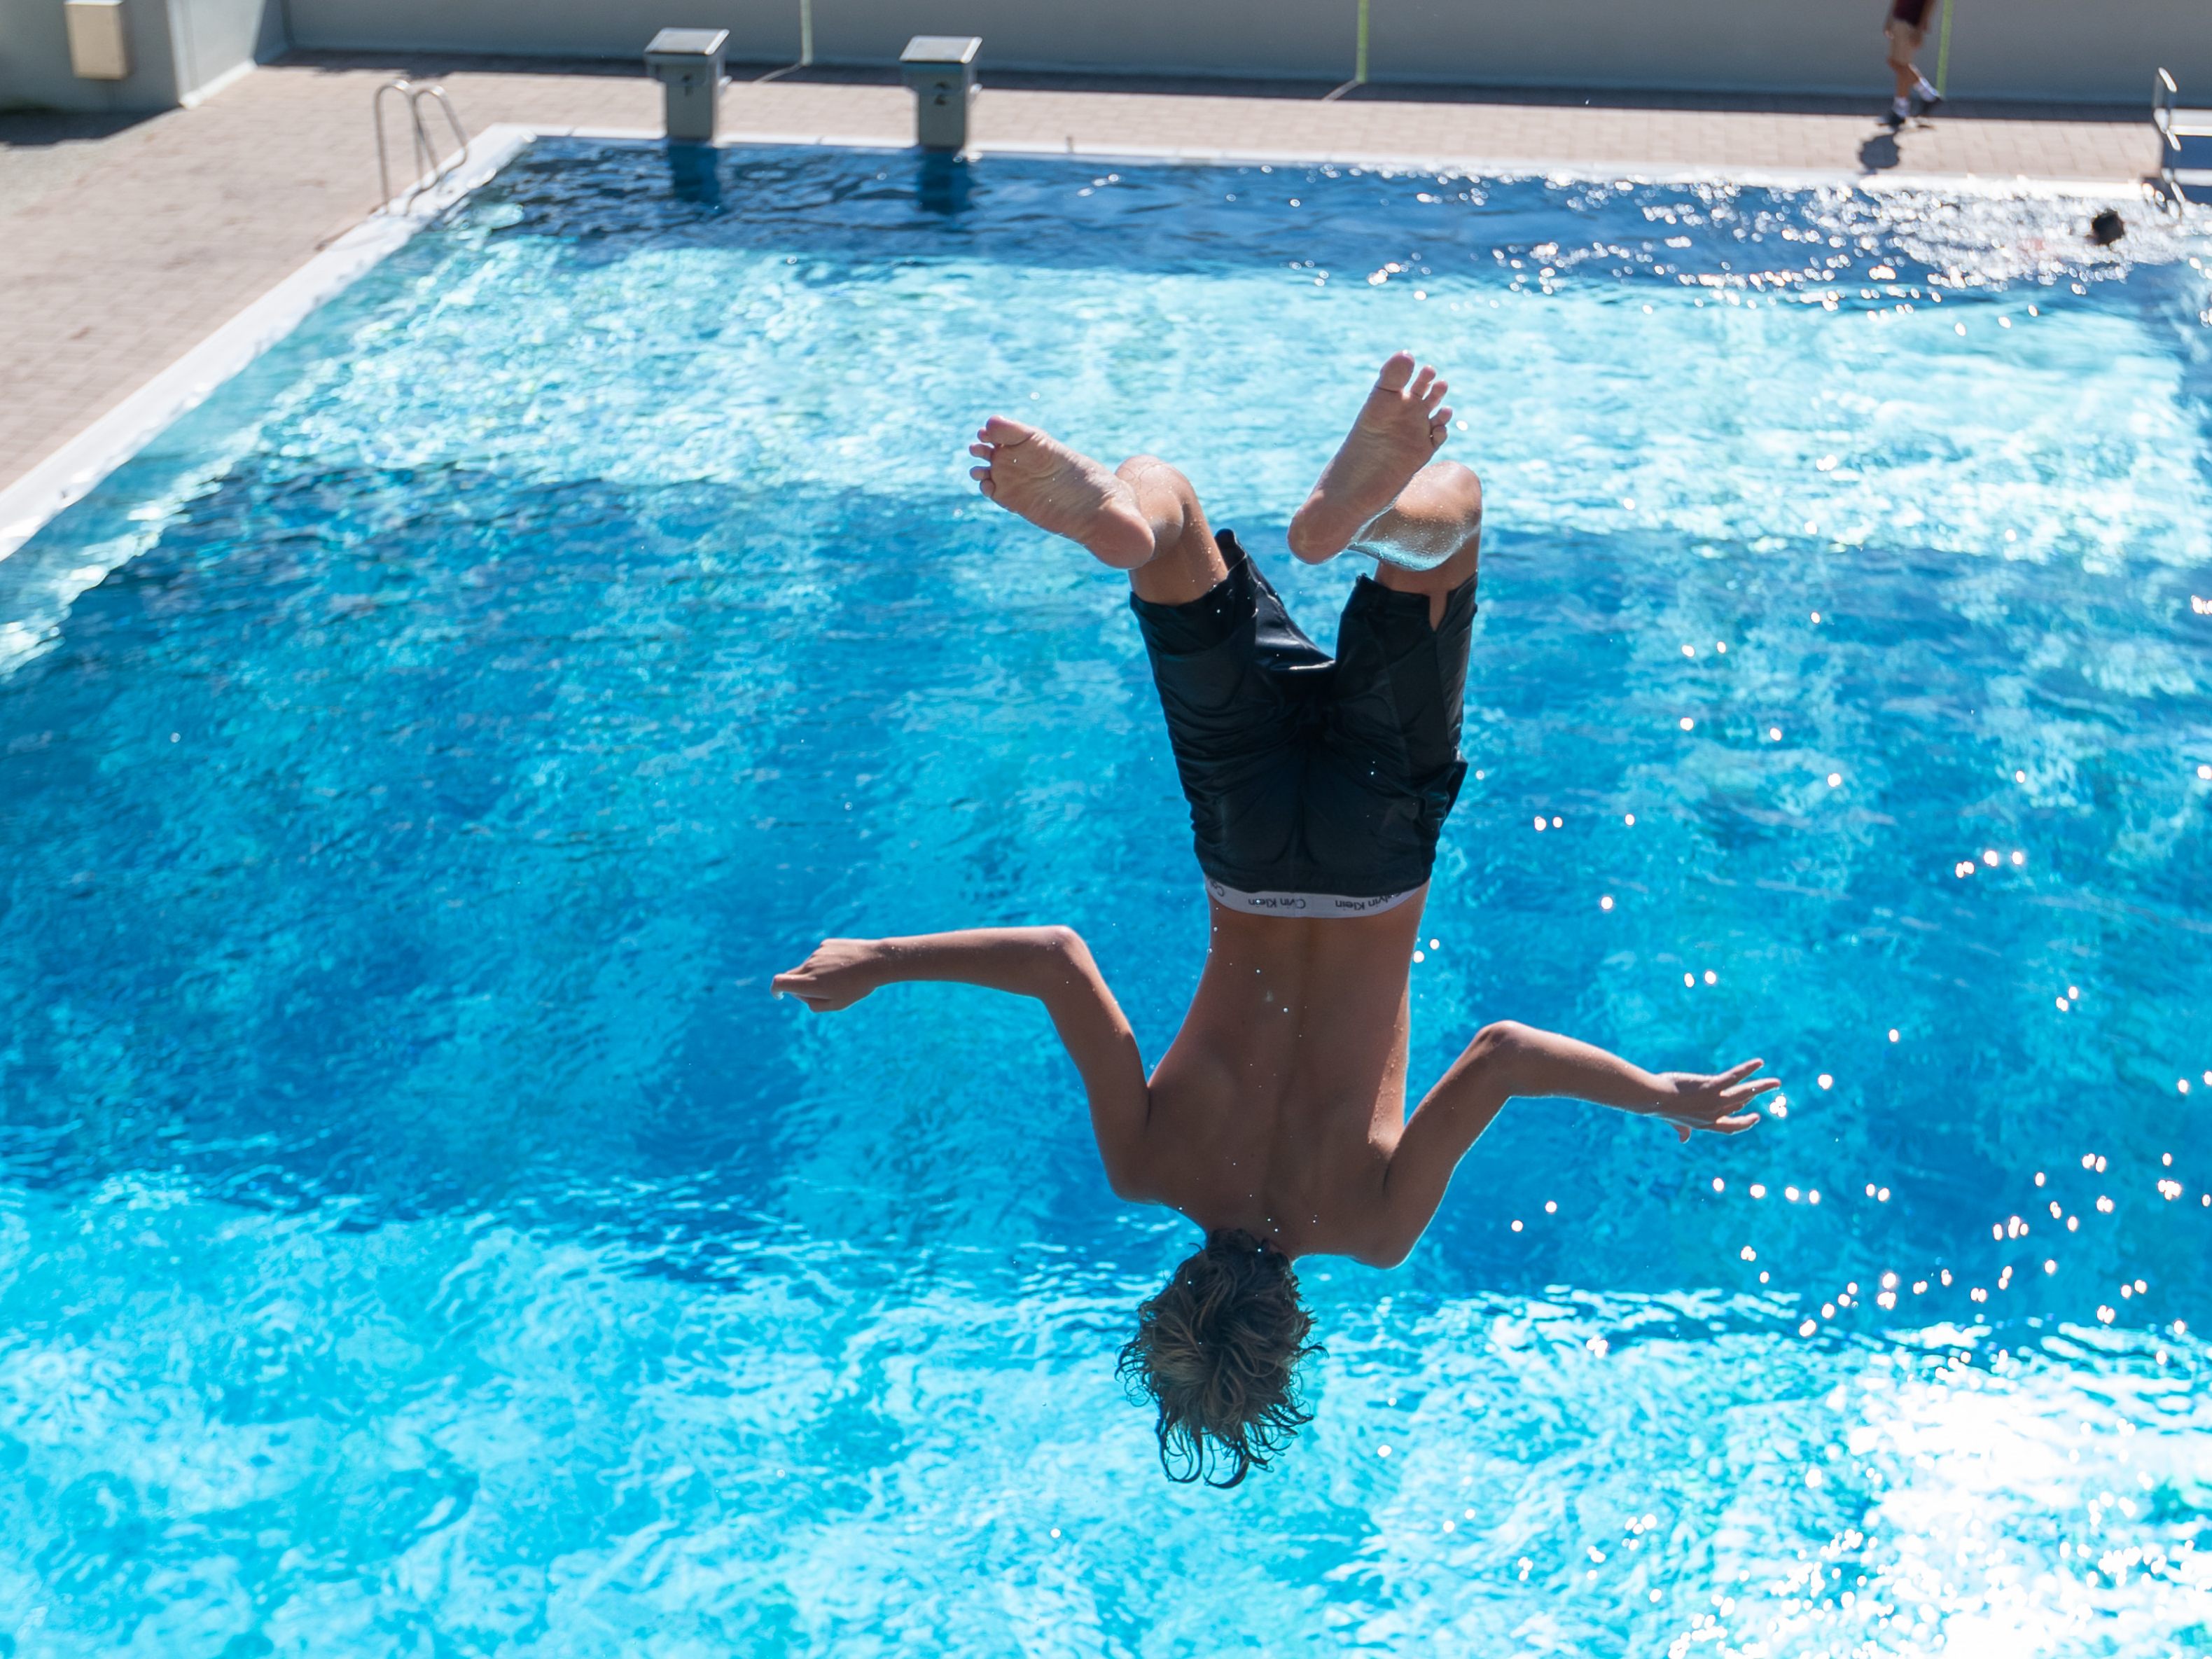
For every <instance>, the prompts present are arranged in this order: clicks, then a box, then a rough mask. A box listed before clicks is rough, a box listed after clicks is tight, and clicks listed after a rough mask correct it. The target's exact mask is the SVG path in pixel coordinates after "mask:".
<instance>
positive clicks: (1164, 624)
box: [1129, 531, 1475, 915]
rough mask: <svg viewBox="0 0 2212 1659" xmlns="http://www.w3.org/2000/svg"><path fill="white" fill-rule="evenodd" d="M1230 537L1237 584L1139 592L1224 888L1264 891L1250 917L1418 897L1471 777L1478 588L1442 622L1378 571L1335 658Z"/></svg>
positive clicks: (1198, 829) (1135, 604) (1353, 602)
mask: <svg viewBox="0 0 2212 1659" xmlns="http://www.w3.org/2000/svg"><path fill="white" fill-rule="evenodd" d="M1216 540H1217V541H1218V544H1219V545H1220V548H1221V556H1222V560H1223V562H1225V563H1226V564H1227V565H1228V567H1229V574H1228V575H1227V576H1226V577H1225V578H1224V579H1223V580H1221V581H1220V582H1219V583H1218V584H1217V585H1216V586H1214V587H1213V589H1212V592H1208V593H1207V594H1206V595H1205V596H1204V597H1203V598H1201V599H1194V600H1192V601H1191V602H1190V603H1189V604H1188V605H1154V604H1152V603H1151V602H1149V601H1147V600H1145V599H1139V598H1137V597H1136V596H1135V595H1134V594H1132V595H1131V596H1130V599H1129V604H1130V606H1131V608H1132V609H1133V610H1134V611H1136V613H1137V621H1138V623H1139V626H1141V627H1142V629H1144V635H1145V648H1146V651H1147V652H1148V653H1150V654H1151V657H1152V678H1153V681H1154V683H1155V684H1157V685H1158V687H1159V693H1160V707H1161V708H1162V709H1163V710H1164V712H1165V714H1166V715H1167V722H1168V738H1169V740H1170V743H1171V744H1173V745H1174V748H1175V757H1176V771H1177V772H1178V773H1179V774H1181V775H1182V791H1183V794H1184V795H1185V797H1187V798H1188V800H1189V802H1190V823H1191V830H1192V833H1193V836H1194V839H1195V841H1196V843H1197V850H1198V863H1199V867H1200V869H1201V870H1203V871H1204V872H1206V876H1207V878H1208V879H1209V886H1210V887H1212V889H1213V890H1214V891H1215V896H1217V897H1220V898H1224V900H1225V902H1234V901H1236V900H1238V899H1243V898H1249V897H1250V896H1255V895H1261V896H1265V900H1266V902H1262V903H1259V904H1252V903H1238V905H1237V908H1246V909H1262V910H1269V909H1285V908H1287V909H1289V910H1291V911H1293V912H1296V911H1298V910H1301V909H1303V908H1305V907H1303V906H1299V905H1297V904H1295V903H1287V904H1286V903H1285V902H1284V900H1285V896H1291V897H1295V896H1303V895H1316V896H1332V897H1334V898H1336V899H1340V900H1346V901H1351V902H1349V903H1339V904H1334V905H1332V906H1328V907H1326V908H1323V909H1322V911H1321V912H1320V913H1322V914H1336V915H1353V914H1358V913H1359V911H1360V909H1361V908H1362V907H1361V905H1360V904H1359V903H1358V901H1361V900H1384V899H1389V898H1392V897H1395V896H1402V895H1404V894H1406V893H1407V891H1408V890H1412V889H1413V888H1417V887H1419V885H1420V884H1422V883H1423V882H1425V881H1426V880H1427V879H1428V878H1429V870H1430V866H1431V865H1432V864H1433V863H1434V862H1435V860H1436V851H1437V836H1438V835H1439V834H1441V833H1442V831H1443V825H1444V818H1445V817H1446V815H1447V814H1449V812H1450V811H1451V809H1452V803H1453V801H1455V799H1458V796H1459V787H1460V781H1461V780H1462V778H1463V777H1465V776H1466V775H1467V763H1465V762H1464V761H1462V759H1461V758H1460V754H1459V738H1460V705H1461V702H1462V698H1463V697H1464V696H1465V694H1466V690H1467V658H1468V640H1469V637H1470V635H1471V634H1472V632H1473V629H1474V610H1475V605H1474V579H1473V578H1471V577H1470V578H1469V579H1468V580H1467V581H1466V582H1464V583H1462V585H1461V586H1459V587H1458V588H1456V589H1455V590H1454V591H1453V592H1452V594H1451V596H1450V598H1449V599H1447V600H1446V601H1445V602H1444V616H1443V625H1442V626H1441V627H1438V628H1435V629H1431V627H1430V626H1429V599H1428V596H1427V595H1426V594H1422V593H1403V592H1398V591H1396V590H1395V589H1393V588H1388V587H1385V586H1383V585H1382V584H1381V583H1379V582H1377V581H1375V580H1372V579H1371V578H1370V577H1366V576H1362V577H1361V578H1360V579H1359V580H1358V585H1357V586H1354V587H1353V588H1352V597H1351V598H1350V599H1347V600H1346V601H1345V606H1344V620H1343V622H1342V623H1340V626H1339V629H1338V632H1337V642H1336V649H1337V654H1336V656H1335V658H1334V659H1331V658H1330V657H1329V656H1328V655H1327V654H1326V653H1324V652H1323V651H1322V649H1321V647H1318V646H1316V644H1315V643H1314V642H1313V641H1311V640H1310V639H1308V638H1307V637H1306V636H1305V635H1304V632H1303V631H1302V630H1301V629H1299V627H1298V625H1297V623H1295V622H1293V621H1291V617H1290V614H1289V613H1288V612H1287V611H1285V610H1284V608H1283V602H1282V600H1281V599H1279V598H1278V597H1277V596H1276V593H1275V590H1274V589H1273V587H1272V586H1269V585H1268V583H1267V578H1266V577H1265V576H1263V575H1261V574H1260V573H1259V571H1258V570H1257V569H1255V568H1254V567H1253V565H1252V563H1251V561H1250V560H1249V559H1248V558H1246V557H1245V555H1244V550H1243V548H1241V547H1239V546H1238V545H1237V538H1236V537H1235V536H1234V535H1232V534H1231V532H1228V531H1223V532H1220V533H1219V534H1218V537H1217V538H1216ZM1222 888H1227V889H1230V890H1232V892H1231V895H1228V896H1225V895H1224V894H1222V892H1221V891H1220V889H1222ZM1367 908H1384V907H1383V905H1381V904H1376V905H1373V906H1370V907H1367Z"/></svg>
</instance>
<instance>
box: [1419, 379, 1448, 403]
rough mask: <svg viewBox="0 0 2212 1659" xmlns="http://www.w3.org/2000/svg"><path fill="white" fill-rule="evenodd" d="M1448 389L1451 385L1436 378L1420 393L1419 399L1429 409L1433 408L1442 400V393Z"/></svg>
mask: <svg viewBox="0 0 2212 1659" xmlns="http://www.w3.org/2000/svg"><path fill="white" fill-rule="evenodd" d="M1450 390H1451V387H1450V386H1449V385H1447V384H1446V383H1445V382H1443V381H1442V380H1437V381H1436V382H1435V383H1434V384H1432V385H1431V386H1430V387H1429V389H1428V390H1427V391H1426V392H1423V393H1422V394H1421V401H1422V402H1423V403H1424V404H1427V405H1428V406H1429V407H1430V408H1431V409H1434V408H1436V407H1437V405H1438V404H1441V403H1443V400H1444V393H1445V392H1449V391H1450Z"/></svg>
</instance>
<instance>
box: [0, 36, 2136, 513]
mask: <svg viewBox="0 0 2212 1659" xmlns="http://www.w3.org/2000/svg"><path fill="white" fill-rule="evenodd" d="M1873 56H1874V54H1873V51H1872V49H1871V48H1870V50H1869V59H1870V62H1869V67H1870V68H1871V69H1872V70H1875V71H1876V72H1875V74H1874V75H1872V76H1869V88H1870V90H1869V96H1868V97H1867V99H1866V100H1864V102H1863V104H1861V105H1857V106H1852V105H1848V104H1845V103H1844V102H1843V101H1842V100H1832V99H1831V100H1823V99H1786V98H1775V99H1769V100H1746V99H1741V98H1735V99H1728V98H1719V97H1712V98H1697V97H1671V98H1670V97H1659V96H1646V95H1640V94H1590V95H1589V97H1587V98H1585V97H1583V96H1581V95H1579V94H1559V93H1550V92H1543V93H1519V94H1516V93H1510V92H1497V91H1485V92H1477V91H1470V90H1463V89H1452V88H1388V89H1377V88H1358V89H1357V90H1355V91H1353V92H1352V94H1349V95H1346V96H1341V97H1337V98H1334V99H1329V98H1328V97H1326V96H1325V94H1328V91H1329V89H1328V88H1323V87H1318V86H1300V85H1284V84H1280V83H1258V82H1255V83H1229V82H1157V81H1156V82H1127V81H1107V80H1103V79H1085V78H1080V77H1073V76H1060V77H1048V76H1014V75H997V76H994V75H992V74H989V73H988V72H987V73H986V75H985V77H984V78H985V81H986V82H987V84H986V88H985V90H984V92H983V94H982V95H981V97H980V98H979V100H977V103H976V106H975V137H976V139H977V141H978V143H979V144H980V145H981V146H982V147H985V148H988V147H991V146H994V145H995V146H1003V147H1008V148H1017V147H1018V148H1025V149H1053V150H1068V151H1073V152H1089V153H1093V154H1120V155H1156V154H1185V155H1187V154H1231V155H1233V154H1243V155H1252V154H1263V153H1264V154H1271V155H1296V156H1300V157H1314V156H1328V157H1334V158H1338V159H1342V160H1346V161H1358V160H1362V159H1369V158H1377V157H1389V156H1398V157H1419V158H1424V159H1430V160H1434V161H1439V162H1455V163H1458V164H1462V165H1467V166H1469V167H1481V168H1489V169H1496V168H1502V167H1544V166H1547V165H1550V166H1561V167H1576V168H1578V169H1580V168H1588V169H1591V170H1613V169H1618V170H1620V171H1621V172H1623V173H1668V172H1679V171H1686V170H1711V171H1712V172H1714V173H1730V174H1752V173H1768V174H1773V173H1788V174H1805V175H1822V176H1826V177H1835V178H1845V177H1863V178H1879V177H1882V176H1885V175H1887V176H1891V177H1902V176H1906V175H1947V176H1954V177H1956V176H1961V175H1972V176H1975V177H1978V178H1983V179H1992V180H2000V179H2015V178H2028V179H2044V180H2054V181H2073V182H2078V183H2079V184H2081V186H2082V187H2083V190H2084V191H2085V193H2109V194H2111V195H2112V196H2113V197H2116V198H2120V199H2123V200H2124V199H2127V198H2129V197H2134V196H2136V193H2137V191H2138V190H2139V187H2140V181H2141V180H2142V178H2143V177H2144V175H2145V173H2146V171H2147V169H2148V167H2149V166H2150V164H2151V162H2152V160H2153V157H2154V143H2153V140H2152V138H2151V136H2150V127H2149V123H2148V118H2147V116H2146V114H2145V113H2144V112H2138V111H2135V110H2124V109H2116V110H2080V109H2064V110H2059V109H2047V110H2039V109H2034V108H2027V107H2022V106H2003V107H1985V108H1981V109H1975V108H1972V107H1971V106H1961V107H1960V108H1958V109H1956V110H1950V109H1947V110H1946V112H1944V114H1943V116H1942V118H1941V119H1939V120H1937V121H1935V122H1933V123H1929V124H1925V125H1915V126H1913V127H1911V128H1910V129H1908V130H1907V131H1905V132H1904V133H1902V134H1900V135H1897V136H1896V137H1892V136H1891V135H1890V134H1889V133H1888V132H1887V130H1886V129H1885V128H1883V127H1882V126H1881V125H1880V124H1879V123H1878V122H1877V121H1876V120H1875V112H1876V111H1878V110H1879V108H1880V107H1881V89H1880V88H1879V86H1878V85H1877V84H1876V83H1877V82H1879V80H1880V75H1879V70H1880V67H1881V66H1880V64H1879V63H1878V62H1873V61H1871V60H1872V58H1873ZM765 72H766V71H765V70H763V69H762V68H759V67H754V68H750V69H747V68H744V67H742V66H740V67H737V68H733V70H732V75H733V76H734V77H736V78H735V79H734V80H733V82H732V85H731V86H730V87H729V88H727V89H726V91H725V93H724V94H723V99H722V121H723V128H724V131H725V133H726V136H728V137H732V138H739V139H742V138H744V137H748V136H760V137H808V138H815V137H821V138H829V139H842V140H859V141H864V142H866V141H877V142H881V143H886V144H902V143H908V142H910V140H911V137H912V133H913V120H914V116H913V103H912V99H911V97H910V95H909V94H908V93H907V92H905V91H904V90H903V89H902V88H900V87H899V86H898V85H896V83H895V82H893V81H892V80H891V79H890V76H888V75H884V76H872V75H870V74H868V73H867V72H866V71H850V72H844V73H833V72H824V71H809V72H807V73H806V74H805V75H803V76H802V75H796V74H791V75H783V76H778V77H777V78H775V79H772V80H769V81H766V82H763V81H760V80H757V79H756V78H752V77H757V76H760V75H762V74H763V73H765ZM395 74H407V75H411V76H418V77H421V76H430V77H435V78H438V79H440V80H441V81H442V82H444V84H445V85H446V87H447V89H448V91H449V93H450V94H451V96H452V98H453V102H454V104H455V105H456V106H457V107H458V108H459V111H460V112H461V114H462V116H463V118H464V119H465V121H466V122H467V124H468V125H469V127H470V128H471V131H481V130H482V129H483V128H484V127H487V126H489V125H492V124H494V123H502V122H506V123H518V124H522V125H531V126H537V127H571V126H574V127H612V128H632V129H657V128H658V127H659V119H660V105H659V89H658V88H656V87H655V86H654V85H653V83H652V82H648V81H647V80H645V79H644V78H643V77H642V76H641V74H640V73H639V72H638V71H637V70H635V68H633V67H632V66H629V65H608V66H604V67H593V66H588V65H586V66H574V65H559V66H554V65H548V64H543V63H539V64H529V63H525V62H519V61H513V60H509V61H494V60H485V59H482V58H475V59H442V58H422V59H418V60H416V61H414V62H410V63H407V64H392V63H388V62H380V61H377V60H372V59H368V58H352V57H337V56H331V55H327V54H323V55H317V56H314V57H312V58H307V57H297V56H295V57H294V58H287V59H285V60H283V62H281V63H278V64H270V65H264V67H262V68H260V69H258V70H254V71H252V73H251V74H248V75H246V76H244V77H243V78H241V79H240V80H239V81H237V82H234V83H233V84H232V85H230V86H228V87H227V88H223V89H222V91H220V92H218V93H216V94H215V95H213V96H212V97H210V98H209V99H207V100H205V101H204V102H203V103H201V104H200V105H199V106H197V107H196V108H193V109H189V110H174V111H170V112H166V113H163V114H160V115H156V116H153V117H150V118H139V119H136V120H128V119H125V118H116V117H104V116H64V115H40V114H0V340H5V341H6V342H7V343H8V349H7V350H6V351H5V353H4V354H0V489H4V488H5V487H6V486H7V485H9V483H13V482H15V480H17V479H18V478H20V477H22V476H23V475H24V474H25V473H26V472H27V471H29V469H30V468H31V467H32V466H33V465H35V464H37V463H38V462H39V461H40V460H41V459H44V458H46V456H48V455H50V454H52V453H53V452H54V451H56V450H58V448H60V447H61V446H62V445H63V444H64V443H65V442H67V441H69V440H70V438H72V437H74V436H75V435H76V434H77V433H78V432H80V431H81V430H82V429H83V428H85V427H87V426H88V425H89V424H90V423H91V422H93V421H94V420H95V419H97V418H98V417H99V416H101V415H102V414H104V413H106V412H107V411H109V410H112V409H113V408H114V407H115V406H116V405H117V404H119V403H120V402H121V401H122V400H123V399H124V398H126V397H128V396H129V395H130V394H131V392H134V391H136V390H137V389H138V388H139V387H140V386H143V385H144V384H145V383H146V382H147V381H148V380H151V379H152V378H153V377H154V376H155V374H158V373H159V372H160V371H161V370H162V369H163V368H166V367H167V366H168V365H169V364H171V363H173V362H175V361H176V360H177V359H178V358H179V357H180V356H183V355H184V354H185V352H186V351H187V350H188V349H191V347H192V346H193V345H194V344H195V343H197V342H199V341H200V340H202V339H203V338H204V337H206V336H207V335H209V334H210V332H211V331H214V330H215V329H216V328H217V327H218V326H219V325H222V323H224V322H225V321H227V320H228V319H230V318H232V317H234V316H235V315H236V314H237V313H240V311H242V310H244V309H245V307H247V306H248V305H249V304H251V303H252V301H254V300H255V299H256V298H257V297H258V295H261V294H263V293H264V291H265V290H267V289H269V288H270V287H271V286H272V285H273V284H275V283H277V282H278V281H280V280H281V279H282V278H283V277H284V276H287V275H288V274H289V273H291V272H292V271H295V270H297V269H298V268H299V267H300V266H301V264H304V263H305V262H306V261H307V260H308V259H309V258H313V256H314V255H315V254H316V253H317V252H319V250H321V249H322V248H324V247H325V246H328V245H329V244H330V243H331V241H332V240H335V239H336V238H337V237H338V236H339V235H341V234H343V233H344V232H345V231H346V230H347V229H348V228H350V227H351V226H353V225H355V224H356V223H358V222H360V221H361V220H362V217H363V216H366V215H367V214H368V213H369V212H370V211H371V210H373V209H374V207H375V206H376V204H377V198H378V194H379V191H378V185H377V173H376V157H375V150H374V143H373V140H372V138H371V136H370V128H369V116H368V111H369V103H370V99H371V97H372V96H373V94H374V90H375V88H377V87H378V86H379V85H380V84H381V83H382V82H384V81H385V80H386V79H388V78H390V77H391V76H392V75H395Z"/></svg>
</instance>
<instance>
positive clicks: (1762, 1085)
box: [1721, 1077, 1782, 1106]
mask: <svg viewBox="0 0 2212 1659" xmlns="http://www.w3.org/2000/svg"><path fill="white" fill-rule="evenodd" d="M1781 1086H1782V1079H1780V1078H1778V1077H1763V1078H1761V1079H1759V1081H1758V1082H1756V1083H1739V1084H1737V1085H1735V1088H1733V1089H1723V1090H1722V1091H1721V1098H1722V1099H1723V1100H1725V1101H1727V1102H1728V1103H1729V1104H1730V1105H1731V1106H1733V1105H1734V1104H1735V1103H1736V1102H1738V1101H1740V1100H1756V1099H1758V1098H1759V1096H1761V1095H1763V1094H1765V1093H1767V1092H1768V1091H1771V1090H1774V1089H1779V1088H1780V1087H1781Z"/></svg>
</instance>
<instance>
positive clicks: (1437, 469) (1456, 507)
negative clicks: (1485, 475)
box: [1421, 461, 1482, 523]
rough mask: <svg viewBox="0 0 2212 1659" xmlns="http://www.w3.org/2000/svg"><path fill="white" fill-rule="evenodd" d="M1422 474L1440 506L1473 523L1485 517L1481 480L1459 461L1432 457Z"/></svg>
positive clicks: (1446, 511) (1429, 491)
mask: <svg viewBox="0 0 2212 1659" xmlns="http://www.w3.org/2000/svg"><path fill="white" fill-rule="evenodd" d="M1421 477H1422V478H1423V480H1424V481H1425V483H1427V485H1428V492H1427V493H1430V494H1431V495H1432V496H1433V498H1434V500H1435V501H1436V503H1437V507H1438V508H1439V509H1440V510H1442V511H1443V512H1445V513H1450V514H1451V515H1453V516H1454V517H1456V518H1460V519H1464V520H1468V522H1470V523H1472V522H1474V521H1475V520H1480V518H1481V517H1482V480H1481V479H1480V478H1479V477H1476V476H1475V471H1474V468H1473V467H1471V466H1462V465H1461V464H1460V463H1459V462H1457V461H1431V462H1430V463H1429V464H1428V465H1427V466H1426V467H1425V468H1424V469H1423V470H1422V473H1421Z"/></svg>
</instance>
